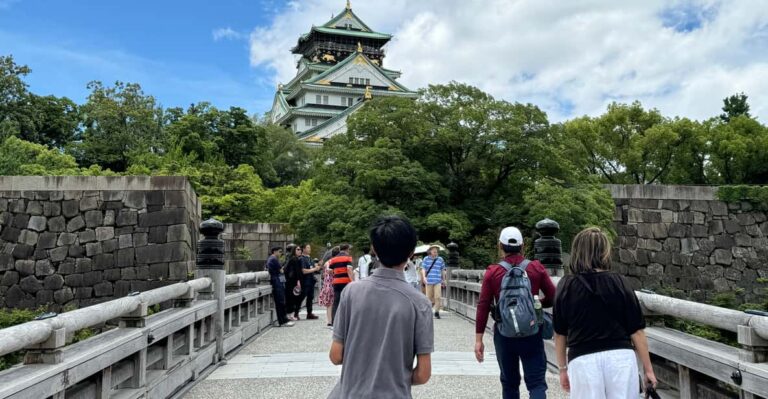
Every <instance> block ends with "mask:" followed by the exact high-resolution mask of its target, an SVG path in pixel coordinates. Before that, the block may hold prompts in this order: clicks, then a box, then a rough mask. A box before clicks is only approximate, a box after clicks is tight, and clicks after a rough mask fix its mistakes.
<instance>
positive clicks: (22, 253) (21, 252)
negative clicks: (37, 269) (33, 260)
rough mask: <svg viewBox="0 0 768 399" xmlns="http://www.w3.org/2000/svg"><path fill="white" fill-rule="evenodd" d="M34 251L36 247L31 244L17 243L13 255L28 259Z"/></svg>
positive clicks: (17, 257)
mask: <svg viewBox="0 0 768 399" xmlns="http://www.w3.org/2000/svg"><path fill="white" fill-rule="evenodd" d="M34 251H35V248H34V247H33V246H31V245H27V244H16V246H14V247H13V253H12V255H13V257H14V258H16V259H26V258H29V257H30V256H32V254H33V253H34Z"/></svg>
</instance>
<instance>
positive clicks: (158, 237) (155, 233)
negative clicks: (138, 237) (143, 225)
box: [148, 226, 168, 244]
mask: <svg viewBox="0 0 768 399" xmlns="http://www.w3.org/2000/svg"><path fill="white" fill-rule="evenodd" d="M167 238H168V226H156V227H150V228H149V236H148V240H149V243H150V244H164V243H165V242H166V241H165V240H166V239H167Z"/></svg>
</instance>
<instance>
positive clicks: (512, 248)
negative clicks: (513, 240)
mask: <svg viewBox="0 0 768 399" xmlns="http://www.w3.org/2000/svg"><path fill="white" fill-rule="evenodd" d="M501 249H502V250H504V253H505V254H519V253H520V251H522V250H523V246H522V245H504V244H501Z"/></svg>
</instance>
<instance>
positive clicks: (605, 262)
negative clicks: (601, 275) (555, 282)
mask: <svg viewBox="0 0 768 399" xmlns="http://www.w3.org/2000/svg"><path fill="white" fill-rule="evenodd" d="M570 268H571V272H573V273H589V272H592V271H595V270H596V269H601V270H610V269H611V242H610V241H609V240H608V236H606V235H605V233H603V232H602V231H601V230H600V229H599V228H597V227H589V228H586V229H584V230H582V231H580V232H579V234H576V237H574V238H573V243H572V244H571V262H570Z"/></svg>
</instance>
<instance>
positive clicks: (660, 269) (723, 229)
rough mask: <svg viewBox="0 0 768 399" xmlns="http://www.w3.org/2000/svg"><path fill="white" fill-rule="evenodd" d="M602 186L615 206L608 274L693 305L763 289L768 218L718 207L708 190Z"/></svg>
mask: <svg viewBox="0 0 768 399" xmlns="http://www.w3.org/2000/svg"><path fill="white" fill-rule="evenodd" d="M607 187H608V189H609V190H610V191H611V193H612V195H613V198H614V202H615V204H616V210H615V213H614V227H615V229H616V232H617V234H618V237H617V239H616V241H615V246H614V253H613V267H614V269H615V270H616V271H618V272H620V273H622V274H624V275H625V276H627V277H628V278H629V280H630V281H631V283H632V285H633V286H634V288H636V289H639V288H646V289H652V290H661V291H662V292H663V291H668V290H675V291H682V292H683V293H684V294H685V295H686V296H689V297H691V298H692V299H695V300H698V301H704V300H707V299H711V298H712V297H713V296H714V295H716V294H717V293H720V292H725V291H739V292H742V293H743V300H744V301H746V302H754V301H757V300H759V299H760V296H761V294H764V290H765V289H766V288H768V284H766V283H764V281H766V280H765V279H768V234H766V233H768V215H766V213H765V212H763V211H759V210H756V209H754V207H753V205H752V204H751V203H748V202H741V203H725V202H722V201H718V200H717V199H716V188H714V187H686V186H653V188H647V187H643V186H632V185H629V186H619V185H610V186H607Z"/></svg>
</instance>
